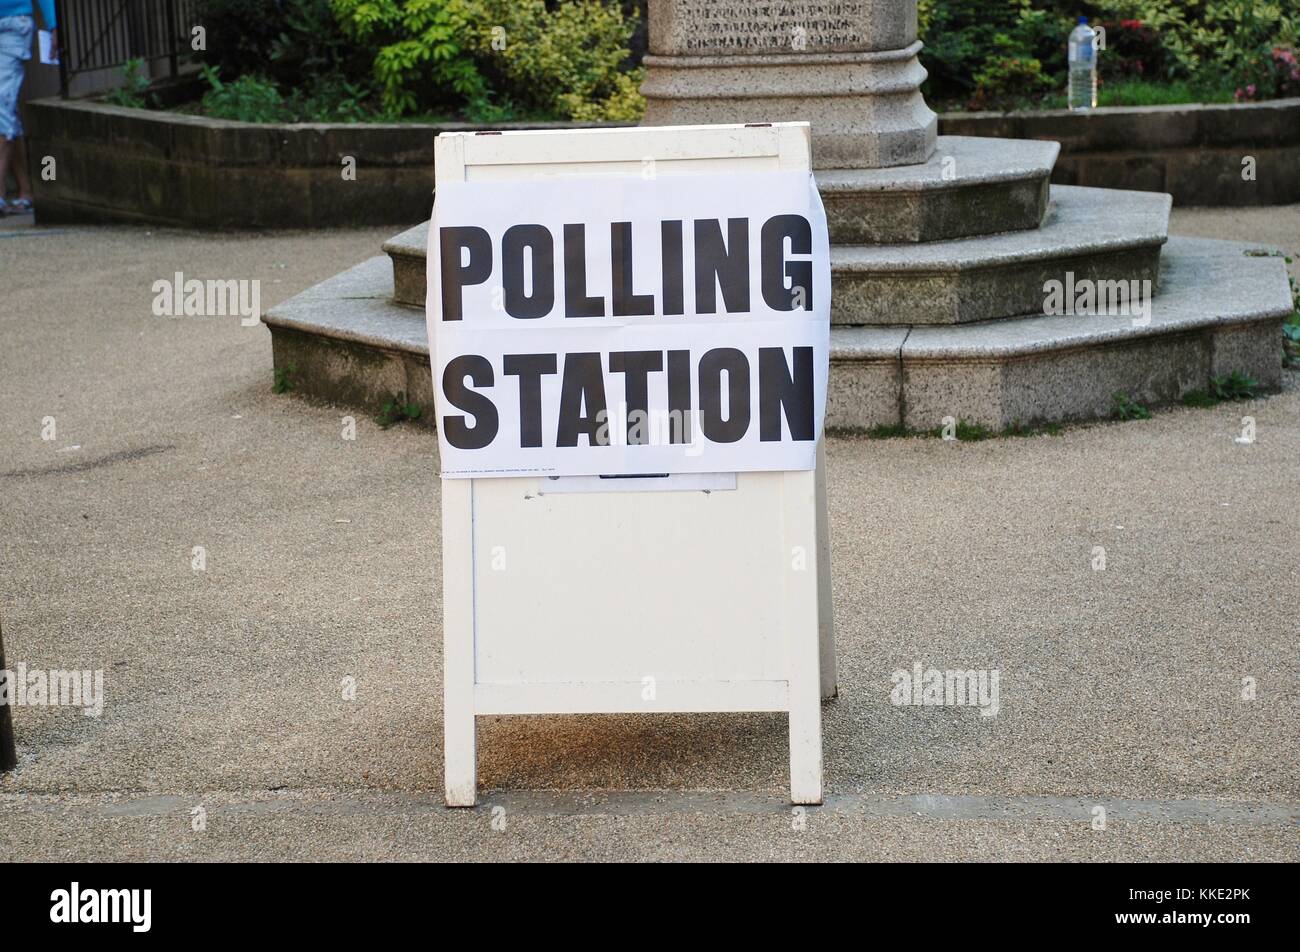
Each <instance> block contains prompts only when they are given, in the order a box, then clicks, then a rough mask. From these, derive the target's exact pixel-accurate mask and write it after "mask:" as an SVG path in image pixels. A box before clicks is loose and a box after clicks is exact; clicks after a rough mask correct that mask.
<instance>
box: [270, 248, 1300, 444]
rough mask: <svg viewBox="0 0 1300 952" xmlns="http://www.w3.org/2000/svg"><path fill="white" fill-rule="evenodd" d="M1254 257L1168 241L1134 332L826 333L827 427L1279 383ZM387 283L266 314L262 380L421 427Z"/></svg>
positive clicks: (1058, 412)
mask: <svg viewBox="0 0 1300 952" xmlns="http://www.w3.org/2000/svg"><path fill="white" fill-rule="evenodd" d="M1256 248H1258V246H1254V245H1248V244H1241V243H1237V242H1226V241H1214V240H1209V239H1199V238H1171V239H1169V243H1168V245H1167V246H1166V248H1165V253H1164V255H1163V259H1162V262H1161V270H1162V274H1161V284H1160V292H1159V293H1158V294H1157V295H1156V296H1155V298H1154V300H1153V301H1152V307H1151V314H1150V323H1149V324H1146V325H1145V326H1135V325H1134V320H1133V319H1132V318H1128V317H1103V316H1095V317H1089V316H1045V315H1036V316H1029V317H1021V318H1015V319H1010V320H999V321H987V322H982V323H975V324H959V325H951V326H916V327H905V326H870V327H834V328H832V329H831V381H830V394H829V398H828V401H827V414H826V422H827V425H828V426H831V427H836V428H847V429H868V428H871V427H874V426H879V425H882V424H885V425H896V424H900V423H901V424H904V425H906V426H908V427H911V428H914V429H932V428H934V427H938V426H940V425H941V424H942V422H943V418H944V417H948V416H950V417H952V418H953V419H956V420H966V421H968V422H971V423H978V424H981V425H983V426H986V427H989V428H991V429H995V430H1000V429H1002V428H1004V427H1006V426H1010V425H1012V424H1016V423H1021V424H1032V423H1039V422H1054V421H1064V420H1090V419H1101V418H1105V417H1107V416H1109V414H1110V412H1111V406H1112V400H1113V397H1114V394H1115V393H1124V394H1125V395H1127V396H1129V397H1131V398H1133V399H1134V400H1137V401H1138V402H1141V403H1145V404H1160V403H1167V402H1171V401H1174V400H1177V399H1178V398H1180V397H1181V396H1183V395H1184V394H1186V393H1187V392H1189V391H1191V390H1198V389H1204V388H1206V387H1207V386H1208V384H1209V380H1210V378H1211V377H1212V376H1215V375H1218V374H1225V373H1230V372H1232V371H1234V370H1236V371H1241V372H1243V373H1247V374H1249V375H1250V376H1252V377H1254V378H1255V379H1256V380H1258V381H1260V382H1261V383H1262V384H1263V385H1264V386H1265V387H1276V386H1277V385H1278V384H1279V382H1280V380H1281V354H1282V335H1281V330H1280V327H1281V322H1282V321H1283V320H1284V319H1285V318H1286V317H1287V316H1288V315H1289V314H1290V313H1291V308H1292V304H1291V294H1290V286H1289V283H1288V281H1287V274H1286V266H1285V264H1284V262H1283V260H1282V259H1281V258H1278V257H1257V256H1251V255H1247V254H1246V252H1247V251H1248V250H1252V249H1256ZM392 294H393V279H392V271H391V270H390V267H389V264H388V262H387V261H386V260H385V259H384V258H383V257H375V258H372V259H370V260H369V261H366V262H364V263H362V264H360V265H357V266H356V267H355V268H352V269H350V270H349V271H346V272H344V273H342V274H340V275H336V276H335V277H333V278H330V279H329V280H328V281H325V282H323V283H321V284H318V285H316V286H315V287H312V288H309V289H308V290H306V291H304V292H303V293H302V294H299V295H297V296H295V297H293V298H291V299H289V300H288V301H286V302H284V303H283V304H280V305H278V306H276V307H274V308H272V309H271V311H270V312H269V313H268V314H267V315H266V316H265V318H264V321H265V322H266V324H267V326H268V327H269V328H270V329H271V336H272V341H273V354H274V362H275V367H276V368H277V369H284V370H288V371H289V379H290V382H291V384H292V385H293V387H294V391H295V392H297V393H300V394H302V395H305V396H308V397H311V398H315V399H318V400H325V401H329V402H333V403H340V404H344V405H348V406H355V407H360V408H363V409H366V410H372V411H373V410H377V409H378V407H379V406H380V405H381V404H382V403H383V402H384V400H386V399H387V398H388V397H389V396H391V395H392V394H395V393H404V394H406V395H407V399H408V400H410V401H412V402H414V403H417V404H419V405H420V406H422V407H423V408H424V410H425V413H424V419H425V420H428V421H430V422H431V421H433V419H434V418H435V417H434V406H433V389H432V383H431V379H430V373H429V347H428V341H427V338H426V336H425V335H426V330H425V323H424V315H423V313H422V312H420V311H416V310H413V309H411V308H403V307H397V306H394V305H393V304H392V302H391V300H390V299H391V297H392Z"/></svg>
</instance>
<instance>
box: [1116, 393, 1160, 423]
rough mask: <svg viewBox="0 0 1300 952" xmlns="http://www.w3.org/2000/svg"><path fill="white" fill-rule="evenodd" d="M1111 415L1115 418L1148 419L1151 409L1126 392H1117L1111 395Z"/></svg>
mask: <svg viewBox="0 0 1300 952" xmlns="http://www.w3.org/2000/svg"><path fill="white" fill-rule="evenodd" d="M1111 400H1112V403H1111V416H1113V417H1114V418H1115V419H1116V420H1149V419H1151V411H1150V410H1148V409H1147V408H1146V407H1144V406H1143V405H1142V404H1140V403H1138V402H1137V401H1136V400H1134V399H1133V398H1131V397H1130V396H1129V395H1128V394H1125V393H1117V394H1114V395H1113V396H1112V397H1111Z"/></svg>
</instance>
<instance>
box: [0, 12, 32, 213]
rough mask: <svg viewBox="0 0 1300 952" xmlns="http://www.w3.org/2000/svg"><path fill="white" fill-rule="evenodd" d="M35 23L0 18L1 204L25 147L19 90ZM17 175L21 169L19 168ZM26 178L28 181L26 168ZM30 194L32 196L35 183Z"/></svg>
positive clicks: (20, 187) (20, 186) (15, 18)
mask: <svg viewBox="0 0 1300 952" xmlns="http://www.w3.org/2000/svg"><path fill="white" fill-rule="evenodd" d="M32 29H33V21H32V18H31V17H29V16H20V17H0V201H3V200H4V190H5V182H6V176H7V175H8V173H9V166H10V165H11V164H13V163H14V158H13V154H14V152H15V150H17V149H18V148H20V147H21V143H19V142H18V141H17V140H18V137H19V136H21V135H22V134H23V127H22V123H21V122H20V121H19V119H18V91H19V90H20V89H21V88H22V85H23V73H24V71H25V69H26V66H27V62H26V61H27V60H28V59H30V58H31V55H32V54H31V46H32ZM14 171H15V174H17V167H16V166H15V170H14ZM22 174H23V179H26V178H27V169H26V166H25V165H24V168H23V173H22ZM27 184H28V189H27V191H26V192H23V191H22V182H21V181H20V182H19V185H18V188H19V191H20V193H22V194H24V195H26V196H28V197H30V191H31V183H30V182H29V183H27Z"/></svg>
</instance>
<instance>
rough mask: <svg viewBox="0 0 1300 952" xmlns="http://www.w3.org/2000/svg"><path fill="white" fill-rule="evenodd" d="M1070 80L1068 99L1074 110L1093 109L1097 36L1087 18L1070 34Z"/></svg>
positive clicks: (1080, 20) (1081, 18)
mask: <svg viewBox="0 0 1300 952" xmlns="http://www.w3.org/2000/svg"><path fill="white" fill-rule="evenodd" d="M1069 58H1070V79H1069V88H1068V90H1067V92H1066V97H1067V100H1068V102H1069V106H1070V108H1071V109H1072V110H1075V111H1076V112H1077V111H1083V110H1087V109H1093V108H1095V107H1096V105H1097V35H1096V34H1095V33H1093V32H1092V27H1090V26H1088V18H1087V17H1079V25H1078V26H1076V27H1075V28H1074V30H1073V32H1071V33H1070V44H1069Z"/></svg>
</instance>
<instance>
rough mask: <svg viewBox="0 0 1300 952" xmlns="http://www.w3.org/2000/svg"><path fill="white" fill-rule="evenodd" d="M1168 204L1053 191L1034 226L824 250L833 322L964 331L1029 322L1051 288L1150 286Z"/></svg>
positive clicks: (1092, 191) (1106, 193)
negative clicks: (1084, 283)
mask: <svg viewBox="0 0 1300 952" xmlns="http://www.w3.org/2000/svg"><path fill="white" fill-rule="evenodd" d="M1169 206H1170V199H1169V196H1168V195H1164V194H1161V193H1158V192H1126V191H1118V190H1115V189H1101V188H1078V187H1075V186H1069V185H1054V186H1052V190H1051V202H1050V204H1049V206H1048V210H1047V215H1046V217H1045V218H1044V219H1043V224H1042V227H1040V228H1036V229H1032V230H1029V231H1015V232H1007V233H1005V234H1000V235H989V236H985V237H980V238H960V239H956V240H954V241H932V242H925V243H922V244H896V245H834V244H833V245H831V279H832V295H831V323H832V324H846V325H864V324H865V325H873V324H874V325H880V324H884V325H889V324H908V325H911V324H962V323H966V322H969V321H983V320H989V319H992V318H1000V317H1014V316H1018V315H1022V314H1036V313H1039V312H1041V311H1042V309H1043V298H1044V292H1043V285H1044V283H1045V282H1047V281H1049V280H1053V279H1055V280H1062V281H1064V280H1065V277H1066V273H1067V272H1073V273H1074V276H1075V279H1076V280H1078V279H1082V278H1088V279H1091V280H1094V281H1098V280H1113V281H1117V280H1128V281H1131V280H1138V281H1142V280H1150V281H1152V286H1153V287H1154V286H1155V281H1156V280H1157V278H1158V273H1159V263H1160V247H1161V245H1163V244H1164V242H1165V238H1166V237H1167V234H1168V229H1169Z"/></svg>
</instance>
